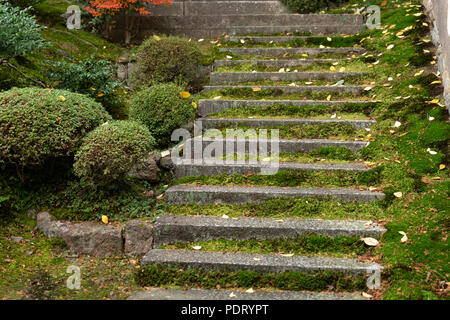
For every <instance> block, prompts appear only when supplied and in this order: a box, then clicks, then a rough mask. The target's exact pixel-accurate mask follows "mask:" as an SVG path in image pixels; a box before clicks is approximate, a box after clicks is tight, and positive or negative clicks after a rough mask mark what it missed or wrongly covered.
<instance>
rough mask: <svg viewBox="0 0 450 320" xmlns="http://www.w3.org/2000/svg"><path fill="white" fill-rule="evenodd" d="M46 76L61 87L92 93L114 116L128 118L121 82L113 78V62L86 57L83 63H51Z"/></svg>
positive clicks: (56, 85) (114, 71) (57, 86)
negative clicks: (126, 116)
mask: <svg viewBox="0 0 450 320" xmlns="http://www.w3.org/2000/svg"><path fill="white" fill-rule="evenodd" d="M48 64H49V65H50V66H51V69H50V71H49V72H48V74H47V76H48V78H49V80H50V81H53V83H54V86H55V87H56V88H58V89H66V90H70V91H73V92H78V93H83V94H87V95H89V96H91V97H92V98H94V99H95V100H96V101H98V102H100V103H102V104H103V106H104V107H105V108H106V110H108V112H110V113H111V114H112V115H113V116H114V117H115V118H124V117H125V111H124V109H125V106H124V105H125V102H124V95H125V94H126V91H125V89H124V88H123V86H122V84H121V83H120V82H118V81H116V80H114V78H113V77H114V75H115V73H116V70H115V67H114V65H113V64H112V63H111V62H109V61H107V60H96V59H87V60H84V61H83V62H82V63H80V64H77V63H67V62H51V61H48Z"/></svg>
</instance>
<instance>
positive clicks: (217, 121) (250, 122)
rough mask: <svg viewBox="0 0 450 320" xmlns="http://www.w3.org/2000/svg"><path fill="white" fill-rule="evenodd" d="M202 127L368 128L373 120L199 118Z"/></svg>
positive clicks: (372, 123) (373, 122)
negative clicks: (337, 125) (328, 126)
mask: <svg viewBox="0 0 450 320" xmlns="http://www.w3.org/2000/svg"><path fill="white" fill-rule="evenodd" d="M197 121H198V122H200V123H201V126H202V129H205V130H206V129H214V128H230V127H237V126H244V127H251V128H264V127H279V126H302V125H322V124H344V125H345V124H348V125H351V126H352V127H354V128H356V129H362V128H369V127H371V126H372V125H374V124H375V123H376V121H375V120H336V119H333V120H331V119H292V118H289V119H254V118H251V119H249V118H201V119H198V120H197Z"/></svg>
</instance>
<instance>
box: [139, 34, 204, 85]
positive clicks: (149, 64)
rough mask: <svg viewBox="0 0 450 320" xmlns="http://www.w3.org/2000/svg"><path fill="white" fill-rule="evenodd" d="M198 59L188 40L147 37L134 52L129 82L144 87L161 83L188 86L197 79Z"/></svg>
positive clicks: (192, 45) (193, 45)
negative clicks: (134, 64) (134, 66)
mask: <svg viewBox="0 0 450 320" xmlns="http://www.w3.org/2000/svg"><path fill="white" fill-rule="evenodd" d="M201 57H202V54H201V52H200V48H199V47H198V45H197V44H196V43H195V42H193V41H189V40H188V39H184V38H178V37H174V36H170V37H163V36H162V37H161V38H159V37H156V36H155V37H150V38H148V39H147V40H145V41H144V42H143V43H142V44H141V46H140V47H139V48H138V50H137V57H136V66H137V67H136V70H135V72H133V74H132V76H131V79H132V81H133V82H134V83H135V84H136V85H144V86H146V85H151V84H155V83H163V82H176V83H178V84H182V83H184V84H188V83H191V82H192V81H194V80H195V79H196V77H197V73H198V70H199V66H200V60H201Z"/></svg>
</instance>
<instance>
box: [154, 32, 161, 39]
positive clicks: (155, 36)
mask: <svg viewBox="0 0 450 320" xmlns="http://www.w3.org/2000/svg"><path fill="white" fill-rule="evenodd" d="M153 39H155V40H156V41H160V40H161V38H160V37H158V36H157V35H156V34H154V35H153Z"/></svg>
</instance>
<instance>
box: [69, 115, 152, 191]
mask: <svg viewBox="0 0 450 320" xmlns="http://www.w3.org/2000/svg"><path fill="white" fill-rule="evenodd" d="M154 144H155V140H154V139H153V137H152V136H151V134H150V132H149V131H148V129H147V128H146V127H145V126H143V125H142V124H139V123H137V122H134V121H126V120H120V121H113V122H110V123H105V124H103V125H102V126H100V127H98V128H97V129H95V130H94V131H92V132H91V133H89V134H88V135H87V136H86V138H85V139H84V140H83V144H82V146H81V147H80V150H79V151H78V152H77V154H76V156H75V163H74V172H75V174H76V175H77V176H78V177H80V178H81V180H82V181H84V182H86V183H87V184H89V185H93V186H107V185H108V184H111V183H113V182H117V181H123V180H125V178H126V176H127V173H128V172H129V171H130V170H131V169H132V168H133V166H135V165H136V164H138V163H139V162H140V161H141V160H144V158H145V157H146V156H147V155H148V154H149V153H150V151H151V150H152V149H153V147H154Z"/></svg>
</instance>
